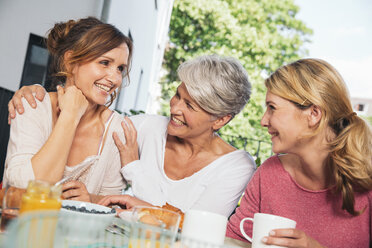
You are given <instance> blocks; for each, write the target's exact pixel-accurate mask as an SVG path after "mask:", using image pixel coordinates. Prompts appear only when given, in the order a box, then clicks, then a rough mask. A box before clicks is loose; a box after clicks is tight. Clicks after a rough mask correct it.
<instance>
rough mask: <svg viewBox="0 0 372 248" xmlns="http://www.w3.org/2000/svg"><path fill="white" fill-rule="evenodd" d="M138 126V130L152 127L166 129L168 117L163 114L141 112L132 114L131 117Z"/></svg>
mask: <svg viewBox="0 0 372 248" xmlns="http://www.w3.org/2000/svg"><path fill="white" fill-rule="evenodd" d="M129 118H130V120H131V121H132V122H133V124H134V126H135V127H136V129H137V131H138V130H139V129H150V130H152V131H156V130H162V129H165V128H166V127H167V125H168V122H169V119H168V117H165V116H161V115H149V114H139V115H132V116H130V117H129Z"/></svg>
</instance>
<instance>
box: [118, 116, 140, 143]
mask: <svg viewBox="0 0 372 248" xmlns="http://www.w3.org/2000/svg"><path fill="white" fill-rule="evenodd" d="M124 119H125V123H124V122H122V123H121V126H122V128H123V130H124V135H125V139H126V140H128V139H129V140H130V141H131V143H133V142H136V141H137V130H136V128H135V127H134V124H133V122H132V121H131V119H129V117H128V116H126V117H124ZM127 133H129V134H130V135H127Z"/></svg>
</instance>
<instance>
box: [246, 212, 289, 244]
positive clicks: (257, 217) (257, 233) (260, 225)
mask: <svg viewBox="0 0 372 248" xmlns="http://www.w3.org/2000/svg"><path fill="white" fill-rule="evenodd" d="M247 220H249V221H252V222H253V231H252V238H251V237H249V236H248V235H247V234H246V233H245V232H244V227H243V226H244V222H245V221H247ZM295 227H296V221H294V220H291V219H288V218H284V217H281V216H277V215H272V214H263V213H255V214H254V216H253V218H244V219H242V220H241V221H240V232H241V233H242V234H243V236H244V237H245V238H246V239H247V240H248V241H250V242H251V243H252V248H263V247H281V246H276V245H265V244H264V243H263V242H262V238H263V237H265V236H269V232H270V231H271V230H273V229H280V228H295Z"/></svg>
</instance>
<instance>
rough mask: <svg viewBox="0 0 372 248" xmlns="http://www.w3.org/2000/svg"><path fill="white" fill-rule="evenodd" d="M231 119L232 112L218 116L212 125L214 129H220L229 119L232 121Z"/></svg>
mask: <svg viewBox="0 0 372 248" xmlns="http://www.w3.org/2000/svg"><path fill="white" fill-rule="evenodd" d="M231 119H232V115H230V114H229V115H225V116H222V117H219V118H217V119H216V120H215V121H214V122H213V127H212V128H213V130H215V131H218V130H219V129H220V128H222V127H223V126H225V125H226V124H227V123H228V122H229V121H231Z"/></svg>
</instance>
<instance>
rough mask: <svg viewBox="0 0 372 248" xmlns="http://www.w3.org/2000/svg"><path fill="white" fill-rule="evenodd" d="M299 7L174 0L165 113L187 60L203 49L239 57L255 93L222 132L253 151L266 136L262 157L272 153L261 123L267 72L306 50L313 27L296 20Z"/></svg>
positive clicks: (260, 0)
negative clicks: (306, 43)
mask: <svg viewBox="0 0 372 248" xmlns="http://www.w3.org/2000/svg"><path fill="white" fill-rule="evenodd" d="M298 10H299V8H298V7H297V6H296V5H295V4H294V3H293V0H282V1H272V0H204V1H195V0H175V2H174V7H173V12H172V16H171V22H170V31H169V38H170V42H169V46H168V48H167V50H166V52H165V55H164V68H165V69H166V70H167V72H168V73H167V74H166V75H165V77H164V78H163V79H162V82H161V84H162V99H163V102H162V113H161V114H165V115H168V113H169V106H168V105H169V100H170V98H171V96H172V95H173V94H174V92H175V89H176V87H177V85H178V84H179V82H178V81H177V80H178V79H177V68H178V66H179V65H180V64H181V63H182V62H184V61H185V60H188V59H191V58H194V57H196V56H199V55H202V54H213V53H215V54H220V55H226V56H232V57H235V58H237V59H239V60H240V61H241V62H242V64H243V65H244V67H245V68H246V70H247V71H248V74H249V75H250V80H251V82H252V84H253V90H252V97H251V100H250V101H249V103H248V104H247V106H246V107H245V108H244V110H243V111H242V112H241V113H240V114H239V115H237V116H236V117H235V118H234V119H233V120H232V121H231V122H230V123H229V125H227V126H225V127H224V128H223V129H221V130H220V135H221V137H223V138H224V139H225V140H227V141H229V142H231V143H232V144H233V145H235V146H236V147H237V148H241V149H242V148H246V150H247V151H249V152H250V153H251V154H252V155H254V154H256V152H257V149H258V141H257V140H261V141H266V142H267V143H265V142H262V143H260V146H261V147H260V157H261V161H262V160H263V159H266V158H267V157H268V156H270V154H271V151H270V150H271V147H270V139H269V136H268V134H267V131H266V130H265V129H263V128H262V127H261V126H260V119H261V116H262V115H263V113H264V100H265V86H264V85H263V77H265V76H266V75H269V74H270V73H271V72H273V71H274V70H275V69H277V68H278V67H279V66H281V65H283V64H284V63H286V62H289V61H294V60H296V59H299V58H300V57H302V56H303V55H305V54H306V53H307V51H305V50H303V49H302V46H303V44H304V43H305V42H308V38H309V35H310V34H311V33H312V31H311V30H310V29H309V28H307V27H306V26H305V24H304V23H303V22H302V21H300V20H298V19H296V14H297V12H298ZM234 137H235V138H234ZM241 138H243V139H241ZM244 138H246V139H244ZM233 140H235V141H233ZM259 160H260V159H259Z"/></svg>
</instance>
